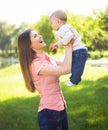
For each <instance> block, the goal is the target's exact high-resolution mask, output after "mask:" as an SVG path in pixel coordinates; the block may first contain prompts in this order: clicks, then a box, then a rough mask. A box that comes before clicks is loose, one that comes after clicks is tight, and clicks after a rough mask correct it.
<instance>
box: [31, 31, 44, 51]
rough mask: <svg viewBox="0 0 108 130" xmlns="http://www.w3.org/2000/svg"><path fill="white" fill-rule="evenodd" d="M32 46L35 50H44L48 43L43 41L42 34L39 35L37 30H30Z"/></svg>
mask: <svg viewBox="0 0 108 130" xmlns="http://www.w3.org/2000/svg"><path fill="white" fill-rule="evenodd" d="M30 40H31V48H33V49H35V50H43V49H44V48H45V47H46V43H45V42H44V41H43V38H42V36H41V35H38V34H37V33H36V32H35V31H31V32H30Z"/></svg>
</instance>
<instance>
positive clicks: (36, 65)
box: [30, 60, 44, 80]
mask: <svg viewBox="0 0 108 130" xmlns="http://www.w3.org/2000/svg"><path fill="white" fill-rule="evenodd" d="M43 66H44V64H43V62H41V61H35V60H34V61H33V62H32V64H31V68H30V71H31V74H32V78H33V80H36V79H38V78H39V75H38V74H39V71H40V70H41V68H42V67H43Z"/></svg>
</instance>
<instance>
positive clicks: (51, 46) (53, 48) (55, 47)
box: [50, 43, 58, 51]
mask: <svg viewBox="0 0 108 130" xmlns="http://www.w3.org/2000/svg"><path fill="white" fill-rule="evenodd" d="M57 48H58V45H57V44H53V43H51V44H50V49H51V50H52V51H53V50H55V49H57Z"/></svg>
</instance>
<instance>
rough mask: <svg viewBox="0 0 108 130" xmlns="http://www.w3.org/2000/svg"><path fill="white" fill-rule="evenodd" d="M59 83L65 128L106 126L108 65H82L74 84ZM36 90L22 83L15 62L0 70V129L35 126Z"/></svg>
mask: <svg viewBox="0 0 108 130" xmlns="http://www.w3.org/2000/svg"><path fill="white" fill-rule="evenodd" d="M68 78H69V75H67V76H62V77H61V85H62V90H63V94H64V97H65V100H66V102H67V112H68V119H69V130H108V67H96V66H89V65H86V67H85V71H84V74H83V77H82V82H81V83H80V84H79V85H77V86H76V87H71V88H68V87H66V86H65V85H64V82H65V81H67V80H68ZM38 104H39V95H38V93H30V92H28V90H26V88H25V86H24V82H23V79H22V78H21V71H20V68H19V65H14V66H10V67H7V68H5V69H1V70H0V130H39V127H38V123H37V109H38Z"/></svg>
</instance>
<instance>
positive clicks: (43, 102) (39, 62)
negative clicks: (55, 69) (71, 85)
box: [31, 54, 65, 112]
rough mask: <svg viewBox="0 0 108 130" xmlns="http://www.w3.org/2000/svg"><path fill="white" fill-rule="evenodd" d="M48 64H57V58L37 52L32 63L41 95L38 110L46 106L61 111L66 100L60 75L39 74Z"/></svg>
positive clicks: (33, 74)
mask: <svg viewBox="0 0 108 130" xmlns="http://www.w3.org/2000/svg"><path fill="white" fill-rule="evenodd" d="M46 64H52V65H54V66H56V65H57V64H56V62H55V60H54V59H52V58H51V57H50V56H48V55H46V54H37V55H36V58H35V59H34V60H33V61H32V64H31V74H32V79H33V82H34V85H35V88H36V90H37V91H38V92H39V95H40V104H39V108H38V112H39V111H41V110H43V109H44V108H47V109H52V110H57V111H61V110H63V109H64V107H65V100H64V97H63V94H62V91H61V88H60V82H59V76H50V75H47V74H46V75H39V71H40V70H41V68H42V67H43V66H45V65H46Z"/></svg>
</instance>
